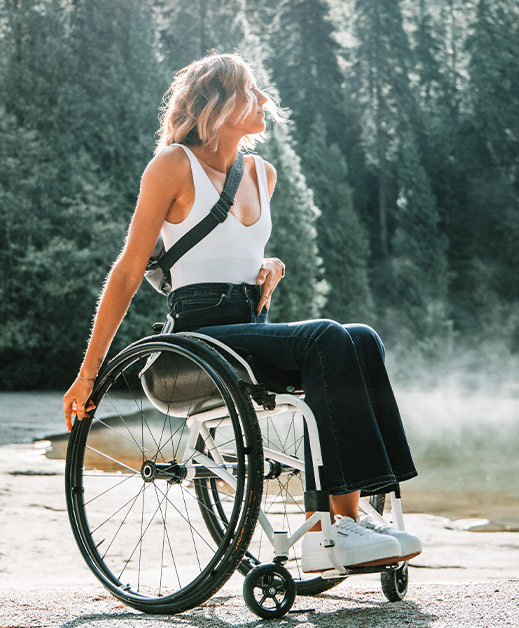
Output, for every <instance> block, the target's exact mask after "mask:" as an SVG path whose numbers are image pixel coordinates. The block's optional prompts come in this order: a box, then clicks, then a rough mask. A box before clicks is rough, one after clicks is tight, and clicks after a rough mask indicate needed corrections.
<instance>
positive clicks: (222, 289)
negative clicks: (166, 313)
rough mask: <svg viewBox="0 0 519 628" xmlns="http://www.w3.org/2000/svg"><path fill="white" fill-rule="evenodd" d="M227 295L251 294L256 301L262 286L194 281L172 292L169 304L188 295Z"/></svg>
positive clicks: (227, 296)
mask: <svg viewBox="0 0 519 628" xmlns="http://www.w3.org/2000/svg"><path fill="white" fill-rule="evenodd" d="M212 294H215V295H216V294H218V295H225V296H226V298H228V299H229V298H231V297H232V296H237V295H241V296H250V297H251V298H253V299H255V300H256V301H257V300H259V298H260V296H261V286H258V285H257V284H252V283H215V282H208V283H193V284H189V285H187V286H182V287H180V288H177V289H176V290H174V291H173V292H171V293H170V294H169V296H168V304H169V306H170V307H171V305H172V303H173V301H174V300H175V299H178V298H182V297H186V296H188V295H199V296H200V295H212Z"/></svg>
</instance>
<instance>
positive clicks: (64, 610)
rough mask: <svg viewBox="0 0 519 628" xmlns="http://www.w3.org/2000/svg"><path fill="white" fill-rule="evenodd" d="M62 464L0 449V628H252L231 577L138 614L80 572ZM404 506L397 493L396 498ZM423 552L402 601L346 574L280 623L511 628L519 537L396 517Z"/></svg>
mask: <svg viewBox="0 0 519 628" xmlns="http://www.w3.org/2000/svg"><path fill="white" fill-rule="evenodd" d="M63 473H64V463H63V461H59V460H48V459H47V458H45V456H43V446H42V444H41V443H40V444H35V445H31V446H27V445H24V446H9V447H0V530H1V534H0V628H8V627H15V626H16V627H17V628H18V627H24V628H26V627H27V628H28V627H32V626H45V627H46V626H48V627H61V628H65V627H67V628H69V627H70V628H72V627H79V626H85V627H88V628H90V627H92V628H105V627H108V626H114V627H117V628H126V627H134V626H135V627H139V628H140V627H142V626H144V625H149V626H153V628H162V627H163V626H164V627H165V626H185V627H186V628H190V627H200V628H202V627H204V628H205V627H214V626H227V625H229V626H235V625H236V626H256V625H260V623H259V622H260V621H261V620H260V619H259V618H257V617H256V616H255V615H253V614H252V613H250V612H249V611H248V610H247V608H246V606H245V604H244V602H243V598H242V596H241V586H242V582H243V578H242V577H241V576H240V575H238V574H236V575H234V576H233V577H232V578H231V580H230V581H229V582H228V583H227V585H226V586H225V587H224V588H223V589H222V590H221V591H220V592H219V593H217V594H216V595H215V596H214V597H213V598H211V599H210V600H209V601H208V602H206V604H205V605H204V606H202V607H199V608H196V609H193V610H191V611H189V612H187V613H184V614H181V615H175V616H166V617H162V616H153V617H152V616H149V615H148V616H147V615H143V614H142V613H139V612H138V611H134V610H132V609H129V608H127V607H125V606H124V605H122V604H121V603H119V602H118V601H117V600H115V599H114V598H112V597H111V596H110V595H109V594H107V593H106V592H105V590H104V589H103V588H102V587H101V586H100V585H99V583H98V581H97V580H96V579H95V578H94V576H93V575H92V574H91V572H90V571H89V570H88V568H87V567H86V565H85V563H84V561H83V559H82V558H81V556H80V554H79V551H78V550H77V548H76V545H75V542H74V539H73V537H72V533H71V531H70V526H69V522H68V516H67V510H66V504H65V492H64V476H63ZM404 502H405V495H404ZM406 525H407V527H408V529H410V530H412V531H413V532H416V533H417V534H418V535H419V536H420V537H421V538H422V541H423V546H424V551H423V553H422V554H421V555H420V556H418V557H417V558H415V559H414V560H413V561H412V562H411V564H410V569H409V577H410V586H409V592H408V595H407V597H406V599H405V600H404V601H403V602H398V603H389V602H387V601H386V599H385V597H384V596H383V594H382V592H381V589H380V583H379V577H378V576H377V575H375V574H372V575H369V576H356V577H351V578H349V579H347V580H345V581H344V582H342V583H341V584H340V585H339V586H337V587H336V588H335V589H332V590H331V591H330V592H328V593H325V594H322V595H321V596H318V597H312V598H302V597H300V598H298V599H297V600H296V603H295V605H294V609H295V610H297V611H301V612H297V613H291V614H289V615H287V616H285V617H284V618H283V619H282V620H277V621H278V623H283V625H286V626H301V627H304V628H310V627H313V626H335V625H337V626H339V625H344V626H348V628H355V627H357V626H358V627H363V628H376V627H379V626H380V627H384V628H390V627H393V626H395V627H397V626H398V627H404V626H411V627H416V628H420V627H424V628H426V627H434V628H439V627H440V626H442V627H446V628H447V627H449V628H455V627H457V626H467V627H471V628H480V627H481V628H483V627H484V628H490V627H491V626H514V627H518V626H519V579H518V577H519V533H515V532H473V531H467V530H465V529H464V527H465V525H464V524H460V525H453V522H451V521H449V520H448V519H445V518H443V517H437V516H433V515H427V514H410V515H407V516H406Z"/></svg>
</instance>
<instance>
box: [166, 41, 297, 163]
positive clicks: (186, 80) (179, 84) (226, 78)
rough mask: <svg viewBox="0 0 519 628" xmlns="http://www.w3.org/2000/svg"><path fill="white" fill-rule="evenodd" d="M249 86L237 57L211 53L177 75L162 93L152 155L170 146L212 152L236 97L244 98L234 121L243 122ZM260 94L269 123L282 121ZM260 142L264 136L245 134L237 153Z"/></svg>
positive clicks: (272, 104) (280, 111)
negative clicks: (199, 146) (197, 147)
mask: <svg viewBox="0 0 519 628" xmlns="http://www.w3.org/2000/svg"><path fill="white" fill-rule="evenodd" d="M254 86H255V81H254V75H253V73H252V70H251V68H250V66H249V64H248V63H247V62H246V61H245V60H244V59H243V57H241V55H240V54H239V53H234V54H219V53H217V52H216V51H211V52H210V54H209V55H207V56H205V57H202V58H201V59H197V60H196V61H193V62H192V63H190V64H189V65H187V66H186V67H184V68H182V69H181V70H179V71H178V72H177V73H176V74H175V77H174V79H173V82H172V83H171V85H170V87H169V89H168V91H167V92H166V93H165V94H164V99H163V104H162V106H161V114H160V128H159V130H158V132H157V133H158V136H159V138H158V140H157V146H156V148H155V153H157V152H159V151H160V149H161V148H163V147H164V146H169V145H170V144H172V143H174V142H177V143H182V144H187V145H189V144H191V145H192V144H205V145H207V146H208V147H209V148H211V149H212V150H217V148H218V132H219V130H220V128H221V127H222V125H223V124H224V123H225V121H226V120H227V118H228V117H229V115H230V114H231V113H232V112H233V110H234V107H235V103H236V95H237V94H241V95H242V96H245V98H246V99H247V100H246V104H245V105H244V107H243V110H242V111H241V112H240V115H239V120H243V119H245V118H246V117H247V115H248V114H249V113H250V112H251V111H252V108H253V106H254V102H255V101H254V96H253V94H252V93H251V89H252V88H253V87H254ZM263 92H264V94H265V96H266V97H267V102H266V103H265V104H264V105H263V108H264V109H265V111H268V112H269V113H270V114H271V115H272V117H273V118H274V120H276V121H277V122H283V121H284V120H285V111H284V110H283V109H281V108H280V107H279V106H278V105H277V104H276V103H275V102H274V101H273V100H272V97H271V96H270V95H269V94H268V93H267V92H266V91H265V90H263ZM265 139H266V134H265V132H262V133H257V134H254V135H245V136H244V137H243V138H242V139H241V140H240V144H239V148H242V149H243V148H250V149H253V148H254V147H255V145H256V142H257V141H258V140H259V141H262V142H263V141H265Z"/></svg>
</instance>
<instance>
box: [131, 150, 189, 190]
mask: <svg viewBox="0 0 519 628" xmlns="http://www.w3.org/2000/svg"><path fill="white" fill-rule="evenodd" d="M190 171H191V165H190V163H189V157H188V156H187V155H186V153H185V151H184V149H183V148H182V147H180V146H165V147H164V148H162V149H161V150H160V151H159V152H158V153H157V154H156V155H155V156H154V157H153V159H152V160H151V161H150V162H149V163H148V165H147V166H146V168H145V170H144V173H143V175H142V178H143V181H155V182H157V183H160V184H162V185H167V186H168V187H169V186H173V187H175V188H177V189H182V187H183V185H184V182H185V181H186V180H188V178H189V175H190Z"/></svg>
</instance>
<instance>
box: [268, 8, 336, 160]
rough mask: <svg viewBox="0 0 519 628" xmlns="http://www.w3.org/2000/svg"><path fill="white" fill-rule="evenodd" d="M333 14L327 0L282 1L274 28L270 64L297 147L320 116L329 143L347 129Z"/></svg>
mask: <svg viewBox="0 0 519 628" xmlns="http://www.w3.org/2000/svg"><path fill="white" fill-rule="evenodd" d="M329 11H330V7H329V5H328V2H327V1H326V0H282V2H281V3H280V4H279V5H278V6H277V7H276V11H275V14H274V17H273V21H272V26H271V29H270V36H269V44H270V55H269V57H268V63H269V67H270V68H271V69H272V76H273V80H274V82H275V84H276V85H277V86H278V88H279V91H280V96H281V99H282V101H283V103H284V104H285V105H286V106H288V107H289V108H290V109H291V110H292V112H293V120H294V123H295V127H296V129H297V135H296V141H297V143H298V145H300V144H302V143H304V142H305V138H306V137H308V134H309V132H310V127H311V125H312V123H313V121H314V118H315V114H316V112H320V113H321V115H322V117H323V120H324V123H325V125H326V134H327V138H328V139H330V140H332V139H333V140H334V141H336V139H337V138H339V137H341V135H342V133H343V131H344V128H343V124H342V120H341V118H342V115H341V114H342V105H343V96H342V89H343V75H342V72H341V70H340V68H339V64H338V55H339V52H340V46H339V44H338V42H337V40H336V38H335V36H334V27H333V24H332V23H331V22H330V20H329ZM300 154H301V156H302V158H303V162H304V155H303V153H300Z"/></svg>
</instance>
